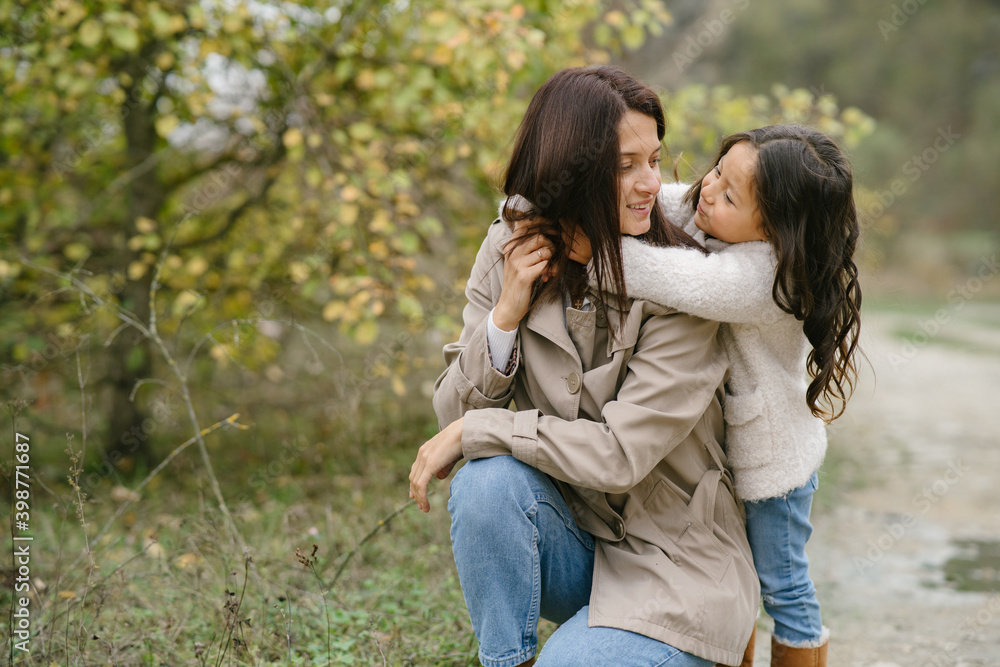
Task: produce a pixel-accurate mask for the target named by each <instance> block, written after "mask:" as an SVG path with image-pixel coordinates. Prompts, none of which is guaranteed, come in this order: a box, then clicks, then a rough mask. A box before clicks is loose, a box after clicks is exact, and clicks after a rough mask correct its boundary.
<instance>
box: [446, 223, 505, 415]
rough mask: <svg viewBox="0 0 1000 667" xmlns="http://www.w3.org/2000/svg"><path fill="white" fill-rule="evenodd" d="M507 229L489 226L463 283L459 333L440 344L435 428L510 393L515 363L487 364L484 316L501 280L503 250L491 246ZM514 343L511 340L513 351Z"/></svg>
mask: <svg viewBox="0 0 1000 667" xmlns="http://www.w3.org/2000/svg"><path fill="white" fill-rule="evenodd" d="M508 235H509V231H507V230H506V227H505V226H504V225H503V224H502V223H499V224H494V225H493V226H491V227H490V232H489V234H488V235H487V237H486V240H485V241H483V245H482V246H481V247H480V248H479V253H478V254H477V255H476V263H475V265H474V266H473V267H472V274H471V275H470V276H469V282H468V284H467V285H466V287H465V297H466V299H467V303H466V306H465V310H464V311H463V313H462V318H463V327H462V334H461V336H459V339H458V341H457V342H455V343H449V344H448V345H446V346H445V347H444V362H445V365H446V366H447V367H446V368H445V371H444V372H443V373H442V374H441V376H440V377H438V379H437V382H436V383H435V384H434V400H433V403H434V411H435V413H437V418H438V424H439V426H440V427H441V428H444V427H445V426H447V425H448V424H450V423H451V422H453V421H455V420H456V419H458V418H459V417H461V416H462V415H464V414H465V413H466V412H467V411H468V410H474V409H480V408H506V407H507V405H508V404H509V403H510V400H511V397H512V396H513V395H514V382H515V377H516V375H517V365H515V366H514V368H513V370H512V371H511V373H510V375H504V374H503V373H501V372H500V371H498V370H497V369H495V368H493V365H492V364H491V363H490V357H489V343H488V341H487V323H488V318H487V316H488V315H489V312H490V310H492V308H493V306H495V305H496V303H497V301H498V300H499V298H500V290H501V288H502V284H503V282H502V280H501V278H502V276H503V256H502V255H501V254H500V252H499V251H498V250H497V247H496V246H497V244H498V243H499V242H502V240H503V238H504V237H505V236H508ZM518 347H519V346H518V345H517V344H516V343H515V346H514V354H515V355H517V354H519V353H518ZM517 363H519V362H515V364H517Z"/></svg>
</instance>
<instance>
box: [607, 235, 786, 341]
mask: <svg viewBox="0 0 1000 667" xmlns="http://www.w3.org/2000/svg"><path fill="white" fill-rule="evenodd" d="M622 259H623V260H624V268H625V289H626V291H627V292H628V295H629V296H630V297H633V298H636V299H646V300H649V301H653V302H654V303H659V304H663V305H665V306H670V307H671V308H676V309H677V310H680V311H683V312H685V313H690V314H691V315H695V316H697V317H703V318H705V319H709V320H716V321H718V322H732V323H750V324H773V323H774V322H777V321H778V320H780V319H781V318H782V317H784V316H786V313H785V312H784V311H782V310H781V309H780V308H778V305H777V304H776V303H775V302H774V298H773V297H772V295H771V287H772V285H773V284H774V269H775V259H774V251H773V250H772V248H771V246H770V244H768V243H766V242H764V241H751V242H747V243H736V244H733V245H729V246H726V247H724V248H722V249H720V250H717V251H716V252H713V253H711V254H708V255H706V254H704V253H702V252H701V251H699V250H695V249H690V248H678V247H673V248H660V247H654V246H650V245H647V244H645V243H643V242H642V241H640V240H638V239H634V238H631V237H624V238H622Z"/></svg>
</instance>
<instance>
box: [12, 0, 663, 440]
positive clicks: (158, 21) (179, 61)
mask: <svg viewBox="0 0 1000 667" xmlns="http://www.w3.org/2000/svg"><path fill="white" fill-rule="evenodd" d="M669 20H670V16H669V14H668V13H667V12H666V11H665V10H664V8H663V6H662V3H660V2H658V1H657V0H636V1H634V2H627V3H625V4H624V5H623V6H622V7H621V8H620V9H617V10H615V11H612V12H606V10H605V9H604V8H602V6H601V4H600V3H598V2H594V1H591V0H586V1H583V0H564V1H562V2H548V1H546V2H541V1H535V2H523V3H517V2H513V1H511V0H493V1H490V2H475V3H455V2H451V1H446V0H439V1H437V2H421V3H378V2H361V3H344V2H341V1H339V0H322V1H319V2H308V3H299V4H295V5H288V4H285V5H278V4H266V3H265V4H260V3H250V2H244V1H238V2H233V3H227V4H225V6H223V5H220V4H212V5H204V4H203V3H200V2H193V1H190V0H163V1H160V2H147V1H146V0H135V1H134V2H131V3H127V4H126V5H122V4H120V3H118V2H112V1H111V0H97V1H95V2H80V1H77V0H57V1H56V2H53V3H32V4H27V5H24V4H18V3H13V2H9V1H7V2H4V3H3V5H2V8H0V21H2V25H0V33H2V34H3V35H5V42H4V43H2V44H0V54H2V56H3V57H2V58H0V85H2V86H3V88H4V97H3V100H2V102H0V105H2V117H3V119H4V120H3V122H2V124H0V155H2V156H3V159H2V160H0V204H2V206H0V234H2V236H3V239H4V244H3V251H2V255H0V293H2V297H3V298H2V300H0V316H2V317H0V321H2V322H4V324H3V325H0V329H2V331H3V334H4V335H3V336H2V338H0V340H2V342H0V348H2V354H3V356H4V357H5V358H7V359H10V360H11V361H12V362H13V364H14V366H12V367H8V371H10V370H11V368H13V372H10V373H9V377H8V379H10V380H11V381H12V382H9V383H7V385H8V386H13V389H9V390H8V391H11V393H17V394H26V395H33V392H34V389H35V387H34V384H35V379H36V377H37V373H38V372H40V371H39V367H46V368H47V369H48V370H53V366H51V365H48V364H46V363H43V362H45V361H48V358H46V359H43V360H39V359H38V355H37V354H33V352H32V348H31V346H30V345H31V341H36V342H37V340H38V339H39V338H41V339H46V337H48V338H51V339H52V340H53V341H55V342H54V344H55V346H56V347H57V348H58V349H59V350H60V351H62V352H64V351H65V350H70V349H75V348H77V347H78V346H80V345H81V344H83V345H84V349H85V350H87V351H93V352H94V354H95V355H97V356H98V357H100V355H101V354H102V352H101V348H100V344H101V343H103V342H105V341H110V340H112V339H111V338H109V336H111V334H112V332H115V331H116V330H117V328H118V327H119V325H120V324H121V322H120V320H119V318H118V317H116V315H115V313H114V310H113V307H114V306H115V305H120V306H122V307H123V308H126V309H128V310H130V311H132V312H133V313H135V314H136V315H137V316H138V317H139V318H140V320H145V319H146V318H148V316H149V314H148V313H146V312H145V311H146V310H147V308H146V301H147V300H148V294H149V292H150V289H149V288H150V285H151V283H152V280H153V277H154V274H155V275H156V276H157V277H158V281H159V292H158V294H157V298H156V302H155V303H154V304H152V305H153V307H154V309H155V310H156V311H157V315H158V318H159V328H160V331H161V332H162V333H163V335H164V336H165V337H166V338H168V339H170V338H174V337H178V336H180V337H181V338H184V337H185V336H186V337H188V338H189V342H194V341H196V340H197V338H198V337H199V336H200V335H201V334H202V333H203V332H205V331H209V330H211V329H212V328H213V327H215V326H216V325H218V324H220V323H221V322H225V321H226V320H227V319H239V318H245V319H249V320H259V319H267V318H273V317H285V318H295V319H304V320H308V321H311V322H315V323H319V324H320V325H323V324H324V323H329V326H330V327H332V329H333V330H332V331H330V330H329V329H328V330H327V331H326V332H325V334H324V335H327V336H330V335H331V334H333V333H334V332H336V335H338V336H340V337H342V338H341V340H344V341H345V345H347V346H348V347H349V346H350V345H351V344H356V345H359V346H361V349H364V348H365V346H369V345H371V344H372V343H374V342H375V341H376V340H377V339H378V338H379V336H380V334H385V327H386V324H387V323H389V322H394V323H395V324H394V325H393V328H392V329H391V331H392V332H393V333H398V331H400V328H401V330H402V331H403V332H404V333H406V335H407V336H409V337H410V339H412V337H413V336H416V335H422V334H424V333H426V332H427V331H428V330H430V329H431V328H434V327H437V326H439V325H441V324H442V322H452V323H453V322H454V321H455V317H454V315H455V313H456V312H457V308H458V306H457V303H456V301H455V299H454V298H453V295H454V294H455V292H456V290H458V291H460V285H457V284H455V276H456V275H458V274H461V273H463V272H462V271H461V270H457V268H456V267H458V268H459V269H460V268H461V267H462V266H464V261H465V260H464V256H463V257H462V259H461V260H458V259H456V257H459V256H461V255H456V254H454V253H452V252H450V250H448V249H449V248H454V247H455V244H456V243H457V244H459V247H462V248H463V249H464V248H465V247H466V246H468V245H470V244H472V243H475V242H478V237H479V236H480V235H481V234H480V229H481V226H482V224H483V222H482V219H483V215H482V213H481V212H482V211H483V209H484V208H489V207H488V206H487V207H484V206H483V198H484V196H485V195H486V194H487V192H488V191H489V179H490V176H491V175H492V174H494V173H495V172H496V170H497V169H498V168H499V165H500V161H501V150H502V148H503V146H504V145H505V144H506V142H507V140H508V139H509V137H510V135H511V133H512V131H513V129H514V128H515V127H516V124H517V122H518V120H519V117H520V115H521V113H522V112H523V109H524V106H525V104H526V98H527V96H528V95H529V94H530V93H531V91H532V90H533V89H534V88H535V87H537V86H538V85H539V84H540V83H541V82H542V81H544V80H545V78H547V77H548V76H549V75H550V74H551V73H552V72H553V71H555V70H556V69H559V68H561V67H565V66H569V65H578V64H584V63H587V62H595V61H598V62H600V61H607V60H608V59H609V58H610V57H612V55H614V54H615V53H618V52H620V50H621V49H623V48H634V47H636V46H638V45H639V43H640V42H641V41H642V39H643V38H644V37H645V35H646V34H647V33H650V34H657V32H658V31H659V30H660V26H661V24H662V23H663V22H666V21H669ZM598 36H599V37H598ZM595 44H599V45H600V46H595ZM459 221H460V222H459ZM442 249H444V252H443V255H444V256H447V257H449V260H448V261H447V262H444V263H442V262H440V261H436V260H432V259H428V253H429V251H431V250H434V251H437V252H440V251H441V250H442ZM23 258H26V259H27V260H28V261H30V262H33V263H35V264H37V265H40V266H44V267H48V268H50V269H54V270H57V271H61V272H72V273H74V274H75V275H76V276H77V277H78V278H80V279H81V280H82V281H83V282H84V283H85V284H86V285H87V287H88V288H89V289H91V290H93V291H94V293H95V294H97V295H99V296H101V297H102V298H104V299H105V300H107V301H108V303H109V307H104V308H102V307H95V303H94V299H88V298H82V300H81V298H80V297H79V296H74V295H73V294H71V293H69V292H67V291H60V290H58V289H56V290H55V291H53V290H54V288H58V287H65V285H62V286H59V285H53V284H52V281H51V279H50V278H48V277H46V278H44V279H40V274H38V273H37V272H35V271H32V270H29V269H28V268H27V266H26V265H25V264H24V263H23V262H22V259H23ZM81 302H82V305H83V306H84V309H83V310H82V311H81V308H80V305H81ZM451 326H452V327H453V326H454V325H453V324H452V325H451ZM261 338H262V337H256V339H253V336H251V335H244V336H243V341H242V344H243V345H244V346H246V345H250V346H251V347H249V348H248V347H244V349H245V350H250V351H252V352H254V353H255V354H257V355H258V361H257V367H258V368H259V367H261V366H262V365H266V362H267V361H268V359H267V358H266V355H267V350H266V348H267V345H266V341H261ZM251 339H253V340H251ZM248 341H251V342H248ZM120 342H121V339H120V338H115V339H114V346H113V347H112V350H111V355H112V356H119V357H121V358H123V359H127V362H128V363H127V364H126V368H125V369H124V370H123V371H122V372H124V373H133V378H132V379H133V381H135V380H139V379H140V378H141V376H142V375H143V374H144V373H149V372H151V371H150V367H149V366H148V365H145V366H144V365H142V364H141V363H137V362H143V363H146V364H148V362H149V359H148V357H144V356H142V355H143V354H144V353H146V354H149V351H148V350H137V351H136V352H134V353H133V352H129V351H128V350H127V349H120V348H119V347H118V344H119V343H120ZM239 345H240V341H238V340H237V336H236V335H234V336H233V337H232V338H230V339H228V340H225V339H224V337H223V339H217V338H216V337H213V340H212V344H211V345H210V346H208V347H207V348H205V349H208V351H210V352H211V353H212V354H211V355H210V358H212V359H214V360H215V361H214V362H209V363H215V364H225V363H226V360H227V359H231V358H232V356H233V355H232V353H231V352H232V350H230V349H226V348H227V347H238V346H239ZM408 347H409V348H410V349H409V350H403V351H401V352H400V353H398V354H394V355H393V358H392V359H391V363H387V364H381V365H379V367H378V369H377V370H374V371H372V370H370V369H369V368H368V367H366V366H364V365H362V370H363V371H364V372H366V373H367V375H369V376H373V377H370V378H366V380H370V379H373V378H374V379H378V378H383V377H390V378H391V379H392V388H393V390H394V391H395V392H396V393H397V394H401V393H404V392H405V391H406V385H405V383H404V382H403V378H404V377H405V375H406V373H407V372H408V370H409V369H410V368H411V367H412V365H413V364H414V363H418V364H419V363H421V362H420V361H419V360H414V359H411V355H413V354H415V353H416V352H417V351H416V350H415V349H413V346H408ZM136 355H138V356H136ZM435 356H436V355H435ZM202 359H204V355H202V357H200V358H199V359H197V360H196V362H199V363H200V362H201V361H202ZM36 362H37V363H36ZM369 366H370V364H369ZM96 367H97V368H99V369H104V368H105V367H106V365H105V364H103V363H98V364H96ZM197 369H198V367H197V366H196V367H195V370H197ZM209 370H210V368H204V369H203V371H199V372H207V371H209ZM154 372H155V371H154ZM115 382H116V386H118V387H120V388H121V389H117V390H116V391H124V392H126V393H127V392H128V391H129V389H130V387H128V384H129V383H127V382H125V383H122V382H121V381H120V380H116V381H115ZM140 398H141V395H140ZM130 400H131V399H130ZM124 404H125V405H129V401H128V400H126V401H124ZM137 421H139V420H137ZM114 437H116V436H115V434H112V439H114Z"/></svg>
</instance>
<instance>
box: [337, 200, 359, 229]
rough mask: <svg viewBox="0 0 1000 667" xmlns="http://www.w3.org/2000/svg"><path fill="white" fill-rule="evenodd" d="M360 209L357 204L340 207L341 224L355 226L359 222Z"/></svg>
mask: <svg viewBox="0 0 1000 667" xmlns="http://www.w3.org/2000/svg"><path fill="white" fill-rule="evenodd" d="M358 211H359V209H358V207H357V205H356V204H344V205H343V206H341V207H340V216H339V220H340V222H341V224H344V225H353V224H354V223H355V222H357V220H358Z"/></svg>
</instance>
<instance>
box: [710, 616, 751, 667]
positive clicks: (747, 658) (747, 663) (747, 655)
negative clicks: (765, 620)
mask: <svg viewBox="0 0 1000 667" xmlns="http://www.w3.org/2000/svg"><path fill="white" fill-rule="evenodd" d="M756 641H757V626H756V625H755V626H753V632H751V633H750V641H749V642H747V647H746V649H745V650H744V651H743V662H741V663H740V667H753V646H754V644H755V643H756ZM715 667H725V665H723V664H721V663H716V665H715Z"/></svg>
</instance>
